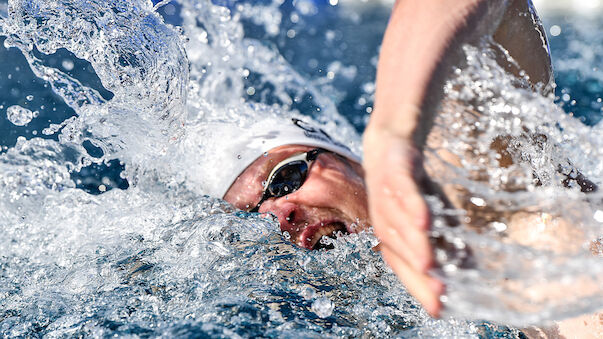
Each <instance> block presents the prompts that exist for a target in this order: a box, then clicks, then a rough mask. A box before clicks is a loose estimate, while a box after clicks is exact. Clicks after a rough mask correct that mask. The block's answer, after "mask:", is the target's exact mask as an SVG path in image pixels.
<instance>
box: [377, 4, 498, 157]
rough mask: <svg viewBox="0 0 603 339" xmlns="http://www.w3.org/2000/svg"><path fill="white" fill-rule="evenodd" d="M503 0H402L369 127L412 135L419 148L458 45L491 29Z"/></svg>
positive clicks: (385, 49) (384, 54) (381, 62)
mask: <svg viewBox="0 0 603 339" xmlns="http://www.w3.org/2000/svg"><path fill="white" fill-rule="evenodd" d="M506 3H507V2H506V1H504V0H490V1H488V0H421V1H417V0H398V1H397V2H396V4H395V6H394V9H393V12H392V16H391V19H390V22H389V24H388V28H387V31H386V34H385V38H384V41H383V46H382V50H381V55H380V60H379V67H378V74H377V92H376V93H377V94H376V101H375V111H374V113H373V116H372V117H371V123H370V126H369V129H375V130H378V131H381V132H386V133H388V132H389V133H392V134H394V135H397V136H399V137H405V138H408V139H411V140H413V141H414V143H415V145H416V146H417V147H419V148H421V147H422V145H423V144H424V141H425V138H426V135H427V133H428V132H429V129H430V128H431V123H432V119H433V115H434V111H435V110H436V109H437V106H438V104H439V102H440V100H441V97H442V87H443V82H444V80H445V78H446V77H447V76H448V74H449V72H450V70H451V68H452V66H453V65H454V64H456V63H457V62H458V61H459V60H460V56H461V55H462V54H461V53H460V46H461V45H462V44H463V43H467V42H471V41H473V40H474V39H475V38H476V37H477V35H483V34H492V33H493V31H494V30H495V28H496V26H498V22H497V20H500V18H501V17H502V14H503V13H504V9H505V7H506Z"/></svg>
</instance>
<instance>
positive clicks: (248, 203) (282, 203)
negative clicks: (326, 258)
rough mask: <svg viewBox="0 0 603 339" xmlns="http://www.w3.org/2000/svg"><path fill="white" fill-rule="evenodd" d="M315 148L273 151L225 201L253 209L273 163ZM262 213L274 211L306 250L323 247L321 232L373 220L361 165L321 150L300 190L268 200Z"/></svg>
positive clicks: (363, 226)
mask: <svg viewBox="0 0 603 339" xmlns="http://www.w3.org/2000/svg"><path fill="white" fill-rule="evenodd" d="M312 149H313V148H312V147H307V146H292V145H288V146H281V147H277V148H275V149H273V150H271V151H270V152H268V155H266V156H262V157H260V158H259V159H257V160H256V161H255V162H254V163H253V164H251V166H249V167H248V168H247V169H246V170H245V171H244V172H243V173H242V174H241V175H240V176H239V177H238V178H237V180H236V181H235V182H234V184H233V185H232V186H231V187H230V189H229V190H228V192H226V195H225V196H224V200H226V201H228V202H229V203H231V204H233V205H234V206H235V207H237V208H239V209H242V210H246V211H249V210H251V209H252V208H254V207H256V205H257V204H258V202H260V200H261V198H262V195H263V192H264V186H263V182H265V181H266V180H268V176H269V175H270V172H271V171H272V170H273V169H274V167H275V166H276V165H277V164H279V163H280V162H281V161H283V160H285V159H288V158H290V157H293V156H296V155H299V154H302V153H305V152H308V151H310V150H312ZM259 212H260V213H271V214H273V215H275V216H276V217H277V218H278V221H279V223H280V225H281V230H282V231H283V232H288V233H289V235H290V236H291V241H293V242H295V243H296V244H297V245H299V246H302V247H305V248H308V249H315V248H320V247H321V244H320V242H319V241H320V239H321V238H322V236H323V235H327V236H333V235H334V234H335V233H336V232H338V231H341V232H342V233H357V232H360V231H362V230H364V229H366V228H367V227H368V225H369V220H368V204H367V195H366V187H365V184H364V172H363V170H362V167H361V166H360V164H358V163H356V162H354V161H351V160H347V159H345V158H343V157H340V156H338V155H335V154H333V153H330V152H325V153H321V154H320V155H318V157H317V158H316V160H315V161H313V162H312V163H311V165H310V167H309V170H308V172H307V177H306V180H305V181H304V182H303V185H302V186H301V187H300V188H299V189H298V190H297V191H295V192H292V193H290V194H287V195H285V196H282V197H277V198H269V199H267V200H265V201H264V202H262V203H261V205H260V206H259Z"/></svg>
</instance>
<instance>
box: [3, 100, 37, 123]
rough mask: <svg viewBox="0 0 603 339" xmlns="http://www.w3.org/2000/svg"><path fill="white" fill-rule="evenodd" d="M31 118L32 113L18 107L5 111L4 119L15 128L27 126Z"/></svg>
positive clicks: (11, 107)
mask: <svg viewBox="0 0 603 339" xmlns="http://www.w3.org/2000/svg"><path fill="white" fill-rule="evenodd" d="M33 116H34V114H33V112H32V111H30V110H28V109H27V108H24V107H21V106H18V105H14V106H10V107H9V108H7V109H6V117H7V118H8V120H9V121H10V122H12V123H13V124H14V125H17V126H25V125H27V124H28V123H29V122H30V121H31V119H33Z"/></svg>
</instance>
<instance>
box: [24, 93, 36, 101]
mask: <svg viewBox="0 0 603 339" xmlns="http://www.w3.org/2000/svg"><path fill="white" fill-rule="evenodd" d="M25 99H27V101H32V100H33V99H34V96H33V95H31V94H30V95H28V96H26V97H25Z"/></svg>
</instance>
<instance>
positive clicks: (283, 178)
mask: <svg viewBox="0 0 603 339" xmlns="http://www.w3.org/2000/svg"><path fill="white" fill-rule="evenodd" d="M325 152H329V151H327V150H325V149H322V148H315V149H313V150H310V151H308V152H306V153H302V154H297V155H294V156H292V157H289V158H287V159H285V160H283V161H281V162H279V163H278V164H276V166H274V168H273V169H272V171H271V172H270V175H268V179H267V180H266V183H265V184H264V193H263V194H262V199H260V202H258V204H257V205H256V206H255V207H254V208H252V209H251V210H250V212H258V211H259V209H260V205H261V204H262V203H263V202H264V201H266V200H268V199H270V198H280V197H284V196H285V195H287V194H291V193H293V192H295V191H297V190H298V189H300V188H301V187H302V185H303V184H304V182H305V181H306V177H307V176H308V170H309V169H310V166H311V165H312V162H313V161H314V160H316V158H318V155H319V154H321V153H325Z"/></svg>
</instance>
